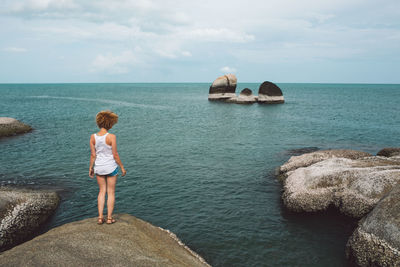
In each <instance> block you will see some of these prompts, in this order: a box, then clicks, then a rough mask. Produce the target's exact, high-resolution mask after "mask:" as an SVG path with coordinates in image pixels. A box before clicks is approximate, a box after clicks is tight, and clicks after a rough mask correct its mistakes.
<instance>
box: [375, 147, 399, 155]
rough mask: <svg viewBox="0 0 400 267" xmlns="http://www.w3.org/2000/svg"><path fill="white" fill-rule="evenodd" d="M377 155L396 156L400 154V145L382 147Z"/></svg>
mask: <svg viewBox="0 0 400 267" xmlns="http://www.w3.org/2000/svg"><path fill="white" fill-rule="evenodd" d="M376 155H377V156H382V157H395V156H400V148H399V147H386V148H383V149H381V150H380V151H379V152H378V154H376Z"/></svg>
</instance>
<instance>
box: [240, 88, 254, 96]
mask: <svg viewBox="0 0 400 267" xmlns="http://www.w3.org/2000/svg"><path fill="white" fill-rule="evenodd" d="M240 94H241V95H243V96H251V95H253V92H252V91H251V89H249V88H244V89H243V90H242V91H241V92H240Z"/></svg>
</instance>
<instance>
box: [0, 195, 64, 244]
mask: <svg viewBox="0 0 400 267" xmlns="http://www.w3.org/2000/svg"><path fill="white" fill-rule="evenodd" d="M58 203H59V197H58V195H57V193H55V192H51V191H46V190H36V191H32V190H27V189H11V188H4V187H3V188H0V251H3V250H5V249H8V248H10V247H13V246H15V245H17V244H19V243H21V242H23V241H25V240H26V239H27V238H29V237H32V235H33V233H34V232H35V231H36V230H37V229H38V228H39V227H40V226H41V225H42V224H43V223H44V222H45V221H46V220H47V219H48V218H49V217H50V216H51V215H52V214H53V212H54V211H55V209H56V208H57V206H58Z"/></svg>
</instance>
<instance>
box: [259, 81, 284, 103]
mask: <svg viewBox="0 0 400 267" xmlns="http://www.w3.org/2000/svg"><path fill="white" fill-rule="evenodd" d="M257 101H258V103H264V104H281V103H284V102H285V99H284V97H283V94H282V90H281V89H280V88H279V87H278V86H277V85H276V84H274V83H272V82H263V83H262V84H261V85H260V88H259V89H258V99H257Z"/></svg>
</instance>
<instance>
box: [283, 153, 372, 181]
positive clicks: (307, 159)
mask: <svg viewBox="0 0 400 267" xmlns="http://www.w3.org/2000/svg"><path fill="white" fill-rule="evenodd" d="M369 156H372V155H371V154H369V153H367V152H362V151H357V150H350V149H333V150H320V151H316V152H312V153H306V154H303V155H300V156H293V157H291V158H290V159H289V160H288V162H286V163H285V164H283V165H282V166H281V167H279V174H285V173H287V172H288V171H292V170H295V169H297V168H300V167H308V166H310V165H312V164H314V163H317V162H320V161H323V160H326V159H330V158H346V159H359V158H364V157H369ZM281 178H285V175H283V176H281Z"/></svg>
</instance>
